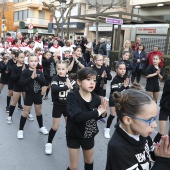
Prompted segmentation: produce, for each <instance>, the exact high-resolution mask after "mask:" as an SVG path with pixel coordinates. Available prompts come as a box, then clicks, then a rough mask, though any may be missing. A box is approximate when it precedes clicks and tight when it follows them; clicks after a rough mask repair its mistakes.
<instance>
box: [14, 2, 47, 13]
mask: <svg viewBox="0 0 170 170" xmlns="http://www.w3.org/2000/svg"><path fill="white" fill-rule="evenodd" d="M42 2H43V0H23V1H20V2H14V10H15V11H16V10H17V9H19V10H20V9H21V8H25V7H27V8H35V9H40V10H42V9H47V7H44V6H43V4H42ZM47 2H48V0H47Z"/></svg>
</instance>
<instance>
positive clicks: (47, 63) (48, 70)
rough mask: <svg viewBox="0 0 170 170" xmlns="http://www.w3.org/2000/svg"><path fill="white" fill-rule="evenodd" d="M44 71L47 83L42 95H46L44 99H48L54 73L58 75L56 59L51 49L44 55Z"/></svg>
mask: <svg viewBox="0 0 170 170" xmlns="http://www.w3.org/2000/svg"><path fill="white" fill-rule="evenodd" d="M42 66H43V73H44V77H45V80H46V84H45V86H44V87H43V90H42V96H44V95H45V93H46V95H45V96H44V100H46V99H48V93H49V90H50V84H51V80H52V78H53V76H54V75H56V61H55V58H54V57H53V56H52V54H51V53H50V52H49V51H46V52H45V53H44V55H43V59H42Z"/></svg>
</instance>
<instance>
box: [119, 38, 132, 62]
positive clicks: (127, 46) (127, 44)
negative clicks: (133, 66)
mask: <svg viewBox="0 0 170 170" xmlns="http://www.w3.org/2000/svg"><path fill="white" fill-rule="evenodd" d="M125 51H126V52H129V53H130V56H129V60H130V59H132V57H133V50H132V48H131V42H130V41H129V40H126V41H125V44H124V46H123V47H122V49H121V50H120V51H119V55H118V59H119V60H122V55H123V53H124V52H125Z"/></svg>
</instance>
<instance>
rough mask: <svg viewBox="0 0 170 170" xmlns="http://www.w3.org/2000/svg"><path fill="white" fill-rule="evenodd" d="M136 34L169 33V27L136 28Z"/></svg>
mask: <svg viewBox="0 0 170 170" xmlns="http://www.w3.org/2000/svg"><path fill="white" fill-rule="evenodd" d="M136 34H167V28H152V27H151V28H149V27H148V28H146V27H144V28H136Z"/></svg>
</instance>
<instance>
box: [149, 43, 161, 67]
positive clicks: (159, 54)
mask: <svg viewBox="0 0 170 170" xmlns="http://www.w3.org/2000/svg"><path fill="white" fill-rule="evenodd" d="M159 48H160V47H159V45H155V46H154V49H153V51H150V52H149V53H148V55H147V61H148V65H149V66H150V65H152V64H153V57H154V56H155V55H158V56H159V57H160V59H161V61H160V63H159V67H160V68H161V69H162V68H163V67H164V56H163V53H162V52H161V51H160V50H159Z"/></svg>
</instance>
